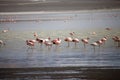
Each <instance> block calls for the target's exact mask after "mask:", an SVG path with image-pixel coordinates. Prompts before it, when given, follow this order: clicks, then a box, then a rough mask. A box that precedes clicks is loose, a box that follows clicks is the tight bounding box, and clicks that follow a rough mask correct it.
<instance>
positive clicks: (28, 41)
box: [26, 40, 35, 49]
mask: <svg viewBox="0 0 120 80" xmlns="http://www.w3.org/2000/svg"><path fill="white" fill-rule="evenodd" d="M26 44H27V45H28V46H29V47H30V48H31V49H33V47H34V45H35V44H34V42H33V41H32V40H26Z"/></svg>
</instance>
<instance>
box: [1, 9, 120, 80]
mask: <svg viewBox="0 0 120 80" xmlns="http://www.w3.org/2000/svg"><path fill="white" fill-rule="evenodd" d="M119 13H120V12H119V11H108V12H107V11H101V12H99V11H96V12H95V11H94V12H92V11H90V12H81V13H80V12H79V13H56V14H55V13H51V14H37V15H35V14H29V15H7V16H6V15H2V16H0V17H1V19H5V20H6V19H11V18H12V19H14V20H15V21H14V22H1V23H0V31H1V33H0V39H1V40H3V41H4V42H5V43H6V45H5V46H2V47H0V68H6V69H7V68H28V67H29V68H41V67H48V68H49V67H55V68H57V67H63V68H64V67H68V68H69V67H78V68H79V67H88V68H87V69H89V67H94V69H96V68H95V67H99V69H100V70H101V68H104V67H105V68H106V70H108V69H109V67H110V68H111V69H118V70H119V69H120V48H119V47H116V46H115V45H114V42H113V40H112V39H111V38H112V36H114V35H118V36H120V32H119V29H120V27H119V25H120V15H119ZM29 20H30V21H29ZM106 27H110V28H112V30H110V31H107V30H105V28H106ZM8 28H9V31H8V32H6V33H2V30H4V29H8ZM73 31H74V32H75V33H76V35H75V36H74V37H77V38H78V39H82V38H86V37H90V41H89V44H88V45H86V48H84V46H83V43H82V42H81V41H80V43H78V44H77V46H75V45H74V43H70V47H67V43H66V42H64V38H65V37H67V36H70V35H69V33H70V32H73ZM33 32H37V33H38V35H39V37H42V38H48V37H49V36H50V37H51V39H55V38H58V37H59V38H60V39H62V43H61V45H60V46H58V47H57V48H56V46H55V45H53V46H52V48H51V49H48V48H47V47H46V46H44V45H43V46H40V45H39V44H37V43H36V44H35V47H34V49H29V48H28V46H26V43H25V41H26V40H27V39H35V38H34V37H33ZM91 32H96V35H91V34H90V33H91ZM106 35H109V36H108V40H107V41H106V43H105V44H104V45H102V46H101V48H99V47H96V49H95V51H94V49H93V47H92V46H91V45H90V43H92V42H94V41H96V40H99V39H101V38H102V37H104V36H106ZM21 70H23V69H21ZM31 70H32V69H30V71H31ZM33 70H34V69H33ZM71 70H72V71H71V72H73V73H74V72H75V73H76V72H77V71H76V70H74V68H72V69H71ZM93 71H94V70H93ZM108 71H109V70H108ZM31 72H32V71H31ZM44 72H48V71H47V70H46V71H44ZM61 72H64V71H61ZM71 72H69V71H68V72H66V73H71ZM18 73H19V71H18ZM35 73H36V72H35ZM38 73H41V72H38ZM51 73H54V72H51ZM1 74H2V72H1ZM15 74H16V73H15ZM22 74H24V72H23V73H22ZM25 74H27V73H25ZM28 74H29V73H28ZM31 74H32V73H31ZM64 74H65V73H64ZM94 74H95V73H94ZM101 74H104V72H102V73H101ZM72 75H73V74H72ZM29 76H30V75H29ZM38 76H39V75H38ZM8 77H9V76H8ZM44 77H46V76H44ZM74 77H75V76H73V77H72V78H73V79H71V80H76V79H77V78H76V77H75V79H74ZM4 78H5V77H4ZM27 78H28V77H27ZM48 78H49V77H48ZM6 79H7V78H6ZM14 79H16V78H14ZM28 79H29V78H28ZM30 79H31V80H32V78H30ZM34 79H35V78H34ZM49 79H50V78H49ZM64 79H65V78H64ZM79 79H82V78H79ZM86 79H87V78H86ZM86 79H85V80H86ZM94 79H95V78H94ZM16 80H17V79H16ZM96 80H97V79H96Z"/></svg>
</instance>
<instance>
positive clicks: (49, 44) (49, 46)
mask: <svg viewBox="0 0 120 80" xmlns="http://www.w3.org/2000/svg"><path fill="white" fill-rule="evenodd" d="M44 44H45V45H46V46H47V47H48V49H50V48H51V47H52V43H51V42H48V41H45V43H44Z"/></svg>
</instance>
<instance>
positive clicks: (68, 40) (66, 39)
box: [64, 37, 72, 47]
mask: <svg viewBox="0 0 120 80" xmlns="http://www.w3.org/2000/svg"><path fill="white" fill-rule="evenodd" d="M64 41H66V42H68V47H69V46H70V42H72V38H71V37H67V38H65V39H64Z"/></svg>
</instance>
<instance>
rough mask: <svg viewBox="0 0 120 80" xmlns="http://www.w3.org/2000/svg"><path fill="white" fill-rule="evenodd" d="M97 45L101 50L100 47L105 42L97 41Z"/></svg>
mask: <svg viewBox="0 0 120 80" xmlns="http://www.w3.org/2000/svg"><path fill="white" fill-rule="evenodd" d="M96 43H97V44H98V45H99V48H100V46H101V45H102V44H103V41H102V40H98V41H96Z"/></svg>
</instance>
